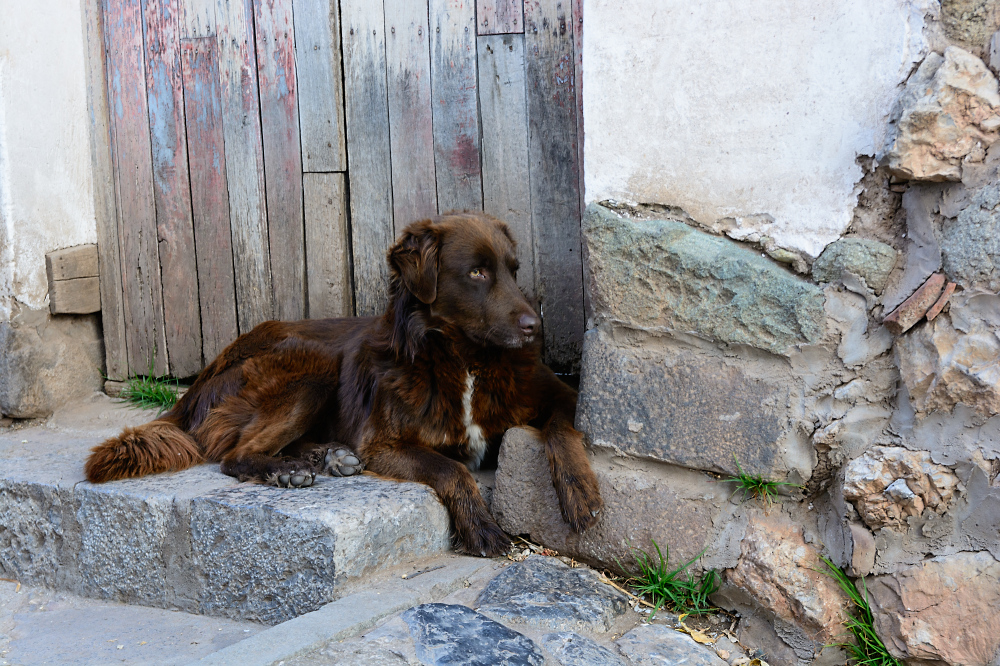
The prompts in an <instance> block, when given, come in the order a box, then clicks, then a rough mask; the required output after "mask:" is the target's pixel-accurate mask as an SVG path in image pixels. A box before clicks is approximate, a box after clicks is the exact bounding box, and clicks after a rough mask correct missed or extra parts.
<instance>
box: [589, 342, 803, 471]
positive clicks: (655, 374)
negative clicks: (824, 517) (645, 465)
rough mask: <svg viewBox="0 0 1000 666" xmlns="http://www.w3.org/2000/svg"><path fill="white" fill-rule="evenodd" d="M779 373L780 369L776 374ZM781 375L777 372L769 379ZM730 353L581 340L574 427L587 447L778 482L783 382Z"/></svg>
mask: <svg viewBox="0 0 1000 666" xmlns="http://www.w3.org/2000/svg"><path fill="white" fill-rule="evenodd" d="M777 371H778V372H780V371H781V369H778V370H777ZM778 377H780V375H778ZM778 377H773V376H772V378H770V379H761V378H756V377H753V376H750V375H748V374H747V373H746V372H745V371H744V370H743V369H742V368H741V367H740V366H739V365H738V364H737V363H736V362H735V361H733V360H732V359H723V358H717V357H713V356H708V355H703V354H695V353H693V352H691V351H689V350H686V349H683V348H679V347H676V346H666V345H665V344H663V345H658V346H654V345H652V344H646V345H643V346H641V347H633V346H630V345H628V344H618V343H617V342H616V341H615V340H614V339H613V337H612V334H611V333H609V332H605V331H604V330H602V329H593V330H590V331H588V332H587V333H586V335H585V336H584V345H583V363H582V374H581V378H580V399H579V405H578V408H577V428H578V429H580V430H581V431H583V432H585V433H586V434H587V436H588V437H589V438H590V441H591V443H592V444H595V445H597V446H601V447H605V448H610V449H613V450H615V451H620V452H622V453H627V454H630V455H634V456H638V457H642V458H650V459H654V460H661V461H663V462H669V463H673V464H675V465H681V466H684V467H689V468H692V469H703V470H711V471H714V472H719V473H726V474H735V473H736V472H737V469H736V461H737V460H739V464H740V465H741V466H742V467H743V469H744V470H747V471H749V472H750V473H755V474H764V475H766V476H769V477H771V478H775V477H781V478H783V477H784V476H785V474H787V471H788V467H789V465H788V463H787V462H786V461H785V460H784V451H783V447H784V446H787V444H786V440H787V439H788V438H789V436H790V433H789V417H788V414H787V405H788V401H789V388H788V385H787V384H782V383H781V382H780V381H776V379H777V378H778Z"/></svg>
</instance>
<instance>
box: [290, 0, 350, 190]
mask: <svg viewBox="0 0 1000 666" xmlns="http://www.w3.org/2000/svg"><path fill="white" fill-rule="evenodd" d="M292 9H293V11H294V14H295V17H294V22H295V67H296V72H297V73H298V97H299V128H300V129H299V134H300V137H301V140H302V166H303V170H304V171H309V172H313V171H317V172H323V171H345V170H346V169H347V152H346V148H345V138H344V84H343V76H342V71H343V70H342V68H341V55H340V9H339V6H338V4H337V0H294V1H293V6H292Z"/></svg>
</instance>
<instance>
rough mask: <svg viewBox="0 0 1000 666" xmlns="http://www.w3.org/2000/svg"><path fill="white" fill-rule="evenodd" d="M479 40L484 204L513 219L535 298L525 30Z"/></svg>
mask: <svg viewBox="0 0 1000 666" xmlns="http://www.w3.org/2000/svg"><path fill="white" fill-rule="evenodd" d="M478 42H479V105H480V111H481V113H482V123H483V210H485V211H486V212H487V213H489V214H491V215H496V216H497V217H499V218H500V219H501V220H503V221H505V222H507V224H509V225H510V228H511V230H512V231H513V232H514V237H515V238H516V239H517V258H518V261H519V262H520V264H521V268H520V270H519V271H518V273H517V283H518V286H519V287H521V290H522V291H524V293H525V295H526V296H527V297H528V299H529V300H531V301H534V299H535V244H534V233H533V232H532V229H531V186H530V182H531V179H530V177H529V169H528V115H527V107H526V104H527V102H526V100H525V88H524V36H523V35H488V36H485V37H480V38H479V39H478Z"/></svg>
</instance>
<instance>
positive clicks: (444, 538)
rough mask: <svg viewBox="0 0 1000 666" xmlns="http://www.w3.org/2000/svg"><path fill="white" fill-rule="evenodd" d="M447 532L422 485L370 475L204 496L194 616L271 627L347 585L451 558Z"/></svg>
mask: <svg viewBox="0 0 1000 666" xmlns="http://www.w3.org/2000/svg"><path fill="white" fill-rule="evenodd" d="M448 525H449V522H448V514H447V511H446V510H445V509H444V507H443V506H442V505H441V503H440V502H439V501H438V499H437V497H436V496H435V495H434V493H433V491H431V490H430V488H428V487H427V486H424V485H421V484H416V483H397V482H393V481H385V480H380V479H375V478H372V477H369V476H359V477H351V478H340V479H333V478H328V477H320V478H317V480H316V484H315V485H313V486H311V487H310V488H304V489H299V490H296V491H294V492H288V490H287V489H282V488H274V487H270V486H261V485H254V484H240V485H238V486H234V487H232V488H224V489H220V490H216V491H214V492H210V493H206V494H204V495H201V496H199V497H197V498H195V499H193V500H192V506H191V545H192V551H193V561H194V563H195V566H196V567H197V569H198V571H199V574H200V575H201V576H204V583H203V587H202V590H201V599H200V610H201V612H204V613H208V614H211V615H224V616H228V617H239V618H244V619H252V620H256V621H258V622H264V623H267V624H277V623H278V622H282V621H284V620H288V619H291V618H293V617H295V616H297V615H301V614H302V613H306V612H309V611H313V610H316V609H317V608H319V607H320V606H322V605H323V604H325V603H327V602H329V601H332V600H333V599H335V598H337V597H338V596H340V594H342V592H343V590H342V586H343V585H344V584H345V583H349V582H351V581H354V580H357V579H358V578H360V577H362V576H364V575H366V574H369V573H371V572H373V571H376V570H378V569H380V568H383V567H386V566H391V565H394V564H397V563H399V562H401V561H404V560H406V559H412V558H419V557H426V556H430V555H436V554H438V553H441V552H445V551H447V550H448V549H449V548H450V541H449V536H448Z"/></svg>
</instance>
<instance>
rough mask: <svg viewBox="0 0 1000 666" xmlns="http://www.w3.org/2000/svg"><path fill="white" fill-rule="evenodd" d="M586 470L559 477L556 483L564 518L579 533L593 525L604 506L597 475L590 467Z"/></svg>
mask: <svg viewBox="0 0 1000 666" xmlns="http://www.w3.org/2000/svg"><path fill="white" fill-rule="evenodd" d="M586 472H587V473H581V474H578V475H573V476H569V477H568V478H566V477H559V478H557V480H556V483H555V486H556V494H557V495H558V496H559V507H560V508H561V509H562V515H563V519H564V520H565V521H566V522H567V523H569V526H570V528H572V530H573V531H574V532H577V533H580V532H583V531H585V530H587V529H589V528H590V527H592V526H593V525H594V523H596V522H597V519H598V518H599V517H600V514H601V509H603V508H604V500H603V499H601V491H600V489H599V488H598V486H597V477H596V476H594V473H593V472H592V471H590V470H589V469H587V470H586Z"/></svg>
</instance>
